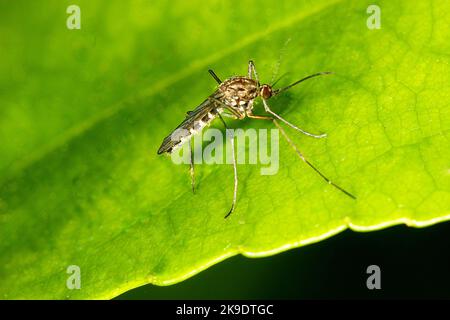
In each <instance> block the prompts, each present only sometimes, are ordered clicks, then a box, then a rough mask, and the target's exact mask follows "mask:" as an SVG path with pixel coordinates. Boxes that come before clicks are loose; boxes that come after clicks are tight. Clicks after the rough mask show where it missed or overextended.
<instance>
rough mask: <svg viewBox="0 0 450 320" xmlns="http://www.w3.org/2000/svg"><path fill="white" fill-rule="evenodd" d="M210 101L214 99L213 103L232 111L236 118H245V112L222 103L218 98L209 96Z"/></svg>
mask: <svg viewBox="0 0 450 320" xmlns="http://www.w3.org/2000/svg"><path fill="white" fill-rule="evenodd" d="M209 99H210V100H211V101H214V102H215V103H217V104H219V105H220V106H221V107H222V108H224V109H226V110H227V111H229V112H230V113H232V114H233V115H234V116H235V117H236V119H244V118H245V114H243V113H240V112H239V111H238V110H236V109H233V108H232V107H230V106H229V105H227V104H225V103H223V102H222V101H220V100H219V99H216V98H213V97H210V98H209Z"/></svg>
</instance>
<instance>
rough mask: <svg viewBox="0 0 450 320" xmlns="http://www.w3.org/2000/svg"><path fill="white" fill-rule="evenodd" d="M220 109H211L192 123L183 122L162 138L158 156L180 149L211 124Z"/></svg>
mask: <svg viewBox="0 0 450 320" xmlns="http://www.w3.org/2000/svg"><path fill="white" fill-rule="evenodd" d="M220 111H221V109H219V110H218V109H212V110H210V111H209V112H207V113H206V114H204V115H202V116H198V119H195V120H194V121H192V122H187V123H186V122H183V123H181V125H180V126H179V127H178V128H177V129H175V130H174V131H173V132H172V133H171V134H170V135H168V136H167V137H166V138H164V141H163V143H162V144H161V147H160V148H159V150H158V154H162V153H165V152H167V153H172V152H173V151H175V150H176V149H178V148H179V147H181V146H182V145H183V144H184V143H185V142H187V141H189V139H191V137H192V136H193V135H194V134H196V133H198V132H200V131H201V130H203V128H205V127H206V126H209V125H210V124H211V122H212V121H213V120H214V119H215V118H216V117H217V116H218V114H219V113H220Z"/></svg>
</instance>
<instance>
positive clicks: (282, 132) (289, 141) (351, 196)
mask: <svg viewBox="0 0 450 320" xmlns="http://www.w3.org/2000/svg"><path fill="white" fill-rule="evenodd" d="M247 116H248V117H249V118H252V119H259V120H271V121H273V123H274V124H275V126H276V127H277V128H278V130H280V131H281V134H282V135H283V137H284V138H285V139H286V141H287V142H288V143H289V145H290V146H291V147H292V148H293V149H294V150H295V152H296V153H297V155H298V156H299V158H300V159H301V160H302V161H303V162H305V163H306V164H307V165H308V166H310V167H311V168H312V169H313V170H314V171H315V172H317V173H318V174H319V175H320V176H321V177H322V178H323V179H324V180H325V181H326V182H327V183H328V184H331V185H332V186H333V187H335V188H337V189H339V190H340V191H342V192H343V193H345V194H346V195H347V196H349V197H350V198H352V199H355V200H356V197H355V196H354V195H352V194H351V193H350V192H348V191H346V190H345V189H343V188H342V187H340V186H338V185H337V184H335V183H334V182H333V181H331V180H330V179H328V178H327V177H326V176H325V175H324V174H323V173H322V172H320V171H319V169H317V168H316V167H315V166H314V165H313V164H312V163H311V162H309V161H308V159H306V158H305V156H304V155H303V154H302V153H301V152H300V150H299V149H298V148H297V146H296V145H295V144H294V142H292V140H291V139H290V138H289V136H288V135H287V133H286V131H284V129H283V128H282V127H281V126H280V124H279V123H278V121H277V120H276V119H274V118H272V117H268V116H258V115H254V114H252V113H251V112H249V113H247Z"/></svg>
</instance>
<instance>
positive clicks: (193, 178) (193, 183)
mask: <svg viewBox="0 0 450 320" xmlns="http://www.w3.org/2000/svg"><path fill="white" fill-rule="evenodd" d="M189 164H190V170H189V171H190V173H191V186H192V193H195V172H194V152H193V151H192V139H189Z"/></svg>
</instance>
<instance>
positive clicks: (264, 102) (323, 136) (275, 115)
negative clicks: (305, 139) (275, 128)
mask: <svg viewBox="0 0 450 320" xmlns="http://www.w3.org/2000/svg"><path fill="white" fill-rule="evenodd" d="M261 99H262V101H263V104H264V109H265V110H266V112H267V113H270V114H271V115H273V116H274V117H275V118H277V119H279V120H281V121H282V122H284V123H285V124H287V125H288V126H289V127H291V128H293V129H295V130H298V131H300V132H301V133H303V134H304V135H307V136H310V137H313V138H325V137H326V136H327V134H326V133H324V134H313V133H309V132H307V131H305V130H302V129H300V128H299V127H297V126H295V125H293V124H292V123H290V122H289V121H287V120H285V119H283V118H282V117H280V116H279V115H277V114H276V113H275V112H273V111H272V110H270V108H269V105H268V104H267V101H266V99H264V98H262V97H261Z"/></svg>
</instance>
